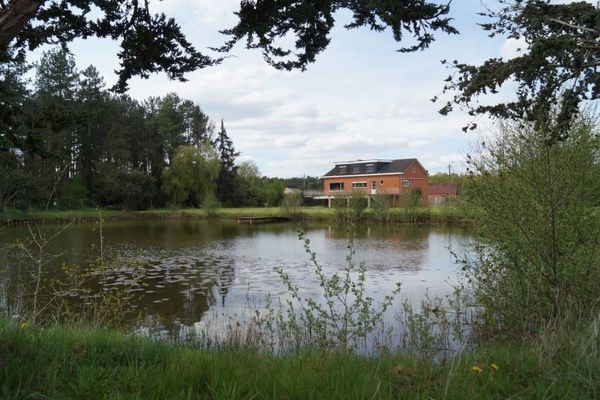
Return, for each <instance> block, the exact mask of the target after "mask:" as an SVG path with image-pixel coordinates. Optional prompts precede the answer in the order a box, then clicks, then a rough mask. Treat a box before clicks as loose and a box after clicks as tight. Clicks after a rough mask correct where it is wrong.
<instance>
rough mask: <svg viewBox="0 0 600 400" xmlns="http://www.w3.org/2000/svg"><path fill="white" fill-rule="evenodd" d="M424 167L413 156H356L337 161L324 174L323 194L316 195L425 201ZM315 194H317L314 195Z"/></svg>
mask: <svg viewBox="0 0 600 400" xmlns="http://www.w3.org/2000/svg"><path fill="white" fill-rule="evenodd" d="M427 176H428V173H427V170H426V169H425V168H424V167H423V165H421V163H420V162H419V160H417V159H416V158H408V159H400V160H357V161H340V162H336V163H335V166H334V167H333V169H331V170H330V171H329V172H327V173H326V174H325V175H323V176H322V177H321V178H322V179H323V194H322V196H319V197H318V198H319V199H323V200H327V204H328V206H329V207H331V201H332V200H333V199H335V198H339V197H344V196H346V197H349V196H351V195H361V194H364V196H365V197H366V198H367V199H368V200H369V203H370V201H371V199H372V198H373V197H375V196H379V195H386V196H391V198H392V205H394V206H397V205H401V204H402V203H403V202H407V201H412V202H416V203H418V204H425V203H427V198H428V195H429V184H428V182H427ZM315 198H317V197H315Z"/></svg>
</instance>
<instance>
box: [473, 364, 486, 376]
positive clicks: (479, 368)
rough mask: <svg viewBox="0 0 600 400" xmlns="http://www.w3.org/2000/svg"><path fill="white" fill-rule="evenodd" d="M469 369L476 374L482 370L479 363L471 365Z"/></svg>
mask: <svg viewBox="0 0 600 400" xmlns="http://www.w3.org/2000/svg"><path fill="white" fill-rule="evenodd" d="M471 371H473V372H477V373H478V374H480V373H482V372H483V370H482V369H481V367H480V366H479V365H474V366H472V367H471Z"/></svg>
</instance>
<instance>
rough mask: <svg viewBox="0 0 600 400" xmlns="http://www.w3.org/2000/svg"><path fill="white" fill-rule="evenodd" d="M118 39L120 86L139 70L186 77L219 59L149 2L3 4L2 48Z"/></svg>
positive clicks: (54, 0)
mask: <svg viewBox="0 0 600 400" xmlns="http://www.w3.org/2000/svg"><path fill="white" fill-rule="evenodd" d="M91 36H96V37H100V38H110V39H112V40H118V41H119V45H120V47H121V49H120V51H119V58H120V69H119V70H118V71H117V73H118V75H119V80H118V82H117V84H116V85H115V89H118V90H120V91H125V90H126V89H127V81H128V80H129V79H130V78H131V77H133V76H136V75H137V76H141V77H142V78H147V77H148V76H149V75H150V74H151V73H153V72H158V71H164V72H165V73H167V75H168V76H169V78H171V79H179V80H184V74H185V73H186V72H190V71H194V70H196V69H198V68H204V67H206V66H209V65H213V64H214V63H216V62H218V61H219V60H211V59H210V58H209V57H207V56H205V55H203V54H201V53H199V52H198V51H197V50H196V49H195V48H194V47H193V46H192V45H191V44H190V42H188V41H187V39H186V38H185V36H184V35H183V33H182V32H181V28H180V27H179V25H177V23H176V22H175V21H174V20H173V19H172V18H167V17H166V16H165V15H164V14H153V13H151V12H150V9H149V4H148V2H145V3H144V4H140V2H139V1H137V0H127V1H123V2H119V3H114V2H105V1H96V0H91V1H90V0H88V1H75V0H68V1H57V0H38V1H30V0H15V1H10V2H7V3H4V2H3V3H2V4H1V5H0V51H5V50H6V49H7V48H9V46H10V47H13V48H15V49H18V50H19V52H20V53H21V55H23V53H24V52H25V50H29V51H31V50H34V49H37V48H38V47H40V46H42V45H44V44H49V43H50V44H56V43H60V44H62V45H63V46H66V45H67V44H68V43H69V42H71V41H73V40H74V39H75V38H79V37H80V38H84V39H85V38H88V37H91Z"/></svg>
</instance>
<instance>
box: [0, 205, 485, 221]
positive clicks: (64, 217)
mask: <svg viewBox="0 0 600 400" xmlns="http://www.w3.org/2000/svg"><path fill="white" fill-rule="evenodd" d="M350 213H351V210H338V209H333V208H321V207H299V208H297V209H294V210H293V211H288V212H285V210H284V209H282V208H280V207H265V208H221V209H218V210H215V212H214V214H212V213H211V214H212V215H211V214H209V213H207V212H206V210H204V209H193V208H190V209H168V208H164V209H153V210H143V211H127V210H97V209H87V210H51V211H39V210H30V211H20V210H10V211H6V212H3V213H0V225H4V226H19V225H26V224H67V223H94V222H98V221H99V219H100V218H102V220H103V221H144V220H182V219H188V220H208V219H215V220H229V221H231V220H237V219H239V218H242V217H260V218H277V217H288V218H289V219H290V221H291V222H296V221H315V222H319V221H323V222H327V221H329V222H347V221H351V220H352V217H351V215H350ZM473 217H474V212H473V211H472V210H469V209H466V208H464V207H455V206H448V207H407V208H391V209H389V210H388V211H387V212H385V213H377V212H374V211H372V210H370V209H369V210H366V211H365V212H364V213H363V214H362V215H361V217H360V218H359V219H358V220H357V222H359V223H400V224H412V225H459V226H467V225H470V224H472V222H473Z"/></svg>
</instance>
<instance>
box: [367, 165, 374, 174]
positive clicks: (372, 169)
mask: <svg viewBox="0 0 600 400" xmlns="http://www.w3.org/2000/svg"><path fill="white" fill-rule="evenodd" d="M374 172H375V164H367V174H372V173H374Z"/></svg>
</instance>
